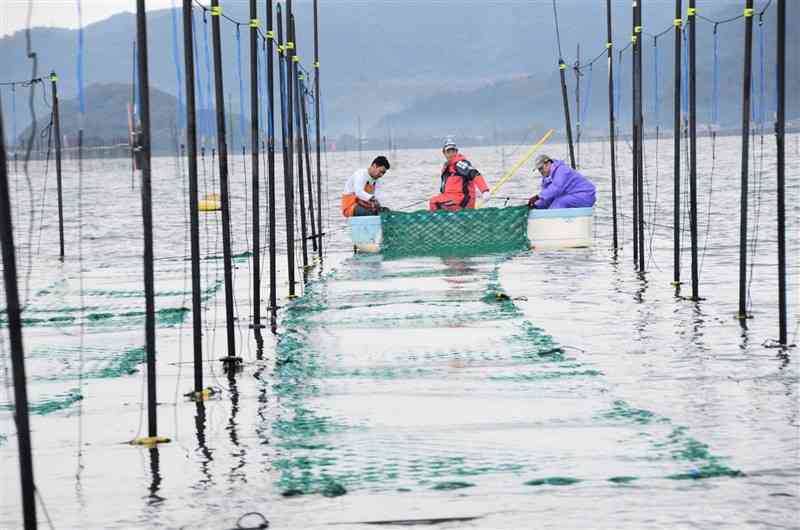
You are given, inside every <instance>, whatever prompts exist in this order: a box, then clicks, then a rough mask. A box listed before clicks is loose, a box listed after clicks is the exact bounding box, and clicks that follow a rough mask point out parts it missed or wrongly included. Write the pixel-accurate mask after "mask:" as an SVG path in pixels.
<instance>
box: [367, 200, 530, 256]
mask: <svg viewBox="0 0 800 530" xmlns="http://www.w3.org/2000/svg"><path fill="white" fill-rule="evenodd" d="M381 217H382V219H381V220H382V223H383V244H382V251H383V254H384V255H385V256H388V257H402V256H413V255H416V256H421V255H435V256H440V255H446V256H452V255H457V256H463V255H469V254H473V255H474V254H488V253H492V252H508V251H513V250H522V249H526V248H527V247H528V235H527V227H528V223H527V220H528V209H527V207H525V206H520V207H513V208H483V209H480V210H462V211H460V212H444V211H440V212H428V211H418V212H410V213H405V212H387V213H384V214H382V215H381Z"/></svg>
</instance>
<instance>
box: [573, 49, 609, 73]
mask: <svg viewBox="0 0 800 530" xmlns="http://www.w3.org/2000/svg"><path fill="white" fill-rule="evenodd" d="M607 54H608V52H607V51H606V48H605V46H603V50H602V51H601V52H600V53H598V54H597V56H596V57H595V58H594V59H592V60H591V61H589V62H588V63H584V64H582V65H580V66H575V70H577V71H579V72H580V71H582V70H583V69H585V68H589V69H591V68H592V65H593V64H594V63H596V62H597V61H599V60H600V59H602V58H603V57H605V56H606V55H607Z"/></svg>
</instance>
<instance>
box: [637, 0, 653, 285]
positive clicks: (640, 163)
mask: <svg viewBox="0 0 800 530" xmlns="http://www.w3.org/2000/svg"><path fill="white" fill-rule="evenodd" d="M643 2H644V0H638V1H637V2H635V3H634V5H635V6H636V8H635V11H636V28H635V29H634V31H635V35H636V131H637V134H638V139H637V141H636V145H637V146H638V149H637V150H636V152H635V154H636V161H635V162H636V175H637V179H638V183H637V185H636V189H637V191H638V195H637V208H638V210H639V214H638V220H639V228H638V230H637V233H638V235H639V272H644V270H645V261H644V258H645V251H644V112H643V111H642V102H643V100H644V97H643V95H642V94H643V92H642V55H643V53H642V50H643V48H642V3H643ZM653 82H655V80H654V81H653Z"/></svg>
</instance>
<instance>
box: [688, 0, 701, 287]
mask: <svg viewBox="0 0 800 530" xmlns="http://www.w3.org/2000/svg"><path fill="white" fill-rule="evenodd" d="M694 4H695V0H689V9H688V12H687V19H688V21H689V229H690V231H691V239H692V300H695V301H696V300H699V299H700V293H699V276H700V273H699V271H698V262H697V82H696V81H697V78H696V76H697V49H696V48H697V36H696V35H697V28H696V25H697V20H696V18H697V17H696V14H697V9H696V8H695V7H694Z"/></svg>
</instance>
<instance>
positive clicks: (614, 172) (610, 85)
mask: <svg viewBox="0 0 800 530" xmlns="http://www.w3.org/2000/svg"><path fill="white" fill-rule="evenodd" d="M606 26H607V30H608V31H607V34H606V50H607V54H608V143H609V147H610V149H611V217H612V219H613V223H614V224H613V248H614V252H616V250H617V248H618V246H619V242H618V238H617V156H616V140H615V131H614V129H615V127H616V125H615V124H614V58H613V53H612V48H613V44H612V40H611V0H606Z"/></svg>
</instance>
